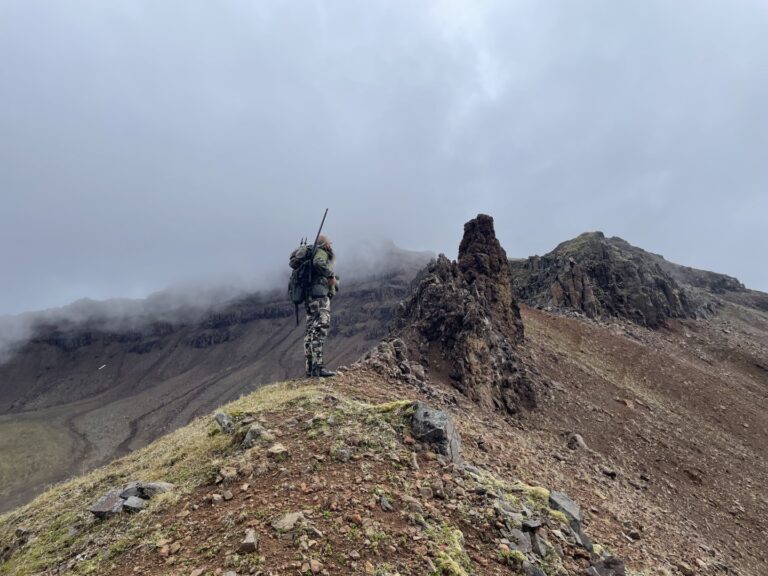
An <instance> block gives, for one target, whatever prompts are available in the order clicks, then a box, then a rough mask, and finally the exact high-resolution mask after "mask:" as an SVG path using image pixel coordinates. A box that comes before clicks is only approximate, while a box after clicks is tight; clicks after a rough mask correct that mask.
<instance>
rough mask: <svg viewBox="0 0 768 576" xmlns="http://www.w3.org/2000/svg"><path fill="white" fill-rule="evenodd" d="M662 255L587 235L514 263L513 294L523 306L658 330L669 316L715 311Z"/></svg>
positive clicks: (512, 266) (609, 239) (592, 233)
mask: <svg viewBox="0 0 768 576" xmlns="http://www.w3.org/2000/svg"><path fill="white" fill-rule="evenodd" d="M659 260H663V259H662V258H661V257H659V256H656V255H654V254H650V253H648V252H645V251H644V250H640V249H638V248H635V247H634V246H632V245H630V244H629V243H628V242H626V241H624V240H622V239H621V238H615V237H614V238H606V237H605V235H604V234H603V233H602V232H588V233H585V234H582V235H580V236H578V237H577V238H574V239H573V240H569V241H567V242H563V243H562V244H560V245H558V246H557V247H556V248H555V249H554V250H553V251H552V252H550V253H549V254H545V255H544V256H532V257H530V258H527V259H523V260H513V261H511V263H510V265H511V268H512V273H513V276H514V291H515V294H516V296H517V297H519V298H520V299H521V300H522V301H524V302H526V303H527V304H530V305H534V306H542V307H552V308H559V309H571V310H576V311H579V312H582V313H584V314H586V315H587V316H589V317H591V318H595V317H607V316H615V317H623V318H627V319H629V320H631V321H633V322H635V323H637V324H640V325H642V326H649V327H658V326H660V325H661V324H662V323H663V322H664V321H665V320H667V319H669V318H696V317H698V316H707V315H709V314H711V313H712V312H713V308H714V306H713V305H712V302H710V301H707V302H699V301H697V300H696V298H695V297H693V295H692V294H691V292H690V291H689V290H686V288H685V287H684V286H683V285H681V284H680V283H678V281H676V280H675V278H673V276H672V275H671V274H670V273H669V271H668V270H665V268H664V267H663V266H662V263H661V262H660V261H659Z"/></svg>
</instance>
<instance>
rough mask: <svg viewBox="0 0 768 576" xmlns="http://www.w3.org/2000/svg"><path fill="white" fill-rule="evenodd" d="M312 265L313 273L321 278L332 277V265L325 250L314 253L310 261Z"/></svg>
mask: <svg viewBox="0 0 768 576" xmlns="http://www.w3.org/2000/svg"><path fill="white" fill-rule="evenodd" d="M312 265H313V267H314V269H315V272H317V273H318V274H319V275H320V276H323V277H325V278H332V277H333V263H332V262H331V259H330V258H329V257H328V252H326V251H325V250H322V249H320V250H318V251H317V252H315V257H314V259H313V260H312Z"/></svg>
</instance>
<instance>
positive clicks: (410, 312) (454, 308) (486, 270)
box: [392, 214, 536, 413]
mask: <svg viewBox="0 0 768 576" xmlns="http://www.w3.org/2000/svg"><path fill="white" fill-rule="evenodd" d="M392 335H393V336H396V337H399V338H402V339H403V340H404V341H405V342H406V343H407V345H408V354H409V356H410V357H411V358H415V359H416V360H417V361H418V362H419V363H421V364H422V365H424V366H426V367H428V369H429V370H430V372H437V373H439V374H442V375H445V376H447V377H448V378H449V380H450V381H451V382H452V383H453V385H454V386H455V387H456V388H457V389H459V390H460V391H461V392H462V393H463V394H464V395H466V396H467V397H468V398H470V399H472V400H474V401H476V402H479V403H481V404H483V405H484V406H486V407H496V408H500V409H503V410H505V411H507V412H509V413H515V412H518V411H519V410H520V409H521V408H532V407H533V406H535V404H536V395H535V392H534V389H533V386H532V385H531V382H530V380H529V377H528V374H527V372H526V370H525V367H524V365H523V362H522V361H521V359H520V355H519V352H518V347H519V345H520V344H521V343H522V342H523V340H524V331H523V323H522V321H521V319H520V309H519V307H518V305H517V302H516V300H515V297H514V296H513V286H512V275H511V274H510V268H509V264H508V258H507V254H506V252H505V251H504V249H503V248H502V247H501V244H499V241H498V239H497V238H496V233H495V230H494V227H493V218H491V217H490V216H486V215H482V214H481V215H479V216H478V217H477V218H475V219H473V220H470V221H469V222H467V223H466V224H465V225H464V237H463V238H462V241H461V244H460V246H459V258H458V261H455V262H453V261H451V260H449V259H448V258H446V257H445V256H444V255H440V256H439V257H438V258H437V259H436V260H434V261H433V262H431V263H430V264H429V266H428V267H427V269H426V270H425V271H423V272H422V273H421V275H420V276H419V277H418V278H417V280H416V287H415V289H414V291H413V294H412V295H411V296H410V298H408V299H407V300H406V301H405V302H404V303H403V304H402V305H401V308H400V310H399V311H398V315H397V318H396V321H395V323H394V327H393V330H392Z"/></svg>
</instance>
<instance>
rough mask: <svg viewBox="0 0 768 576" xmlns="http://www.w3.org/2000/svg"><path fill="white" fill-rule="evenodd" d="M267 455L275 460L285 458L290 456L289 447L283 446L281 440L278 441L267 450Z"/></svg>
mask: <svg viewBox="0 0 768 576" xmlns="http://www.w3.org/2000/svg"><path fill="white" fill-rule="evenodd" d="M267 456H269V457H270V458H273V459H275V460H284V459H285V458H287V457H288V448H286V447H285V446H283V445H282V444H281V443H280V442H276V443H275V444H273V445H272V446H270V447H269V449H268V450H267Z"/></svg>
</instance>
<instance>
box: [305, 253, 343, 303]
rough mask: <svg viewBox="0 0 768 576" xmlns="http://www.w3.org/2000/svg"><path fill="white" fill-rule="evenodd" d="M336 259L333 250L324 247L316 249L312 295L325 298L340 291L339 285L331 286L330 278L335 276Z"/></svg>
mask: <svg viewBox="0 0 768 576" xmlns="http://www.w3.org/2000/svg"><path fill="white" fill-rule="evenodd" d="M335 261H336V259H335V257H334V255H333V252H330V253H329V252H328V251H327V250H325V249H324V248H318V249H317V250H316V251H315V257H314V259H313V260H312V286H311V288H310V292H309V294H310V297H312V298H323V297H325V296H328V297H329V298H333V297H334V296H335V295H336V292H337V291H338V285H334V286H330V285H329V284H328V282H329V280H330V279H331V278H333V277H334V274H333V265H334V263H335Z"/></svg>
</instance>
